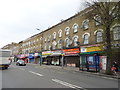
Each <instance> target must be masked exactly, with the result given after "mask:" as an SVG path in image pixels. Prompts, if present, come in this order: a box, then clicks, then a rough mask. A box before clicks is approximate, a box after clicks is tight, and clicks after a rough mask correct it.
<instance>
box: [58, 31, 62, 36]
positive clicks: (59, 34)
mask: <svg viewBox="0 0 120 90" xmlns="http://www.w3.org/2000/svg"><path fill="white" fill-rule="evenodd" d="M58 36H59V37H62V30H61V29H60V30H59V31H58Z"/></svg>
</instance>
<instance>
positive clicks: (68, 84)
mask: <svg viewBox="0 0 120 90" xmlns="http://www.w3.org/2000/svg"><path fill="white" fill-rule="evenodd" d="M52 81H54V82H57V83H60V84H62V85H65V86H68V87H70V88H75V89H83V88H82V87H79V86H76V85H73V84H70V83H67V82H64V81H61V80H58V79H52Z"/></svg>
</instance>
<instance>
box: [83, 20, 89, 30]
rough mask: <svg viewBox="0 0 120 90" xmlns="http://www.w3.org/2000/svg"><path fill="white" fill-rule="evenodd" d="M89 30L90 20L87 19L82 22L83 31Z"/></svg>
mask: <svg viewBox="0 0 120 90" xmlns="http://www.w3.org/2000/svg"><path fill="white" fill-rule="evenodd" d="M88 28H89V20H88V19H85V20H84V21H83V22H82V29H83V30H86V29H88Z"/></svg>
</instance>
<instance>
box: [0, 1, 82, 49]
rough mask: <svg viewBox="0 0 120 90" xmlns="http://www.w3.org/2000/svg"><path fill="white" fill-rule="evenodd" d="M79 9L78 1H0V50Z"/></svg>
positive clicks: (69, 15)
mask: <svg viewBox="0 0 120 90" xmlns="http://www.w3.org/2000/svg"><path fill="white" fill-rule="evenodd" d="M80 7H81V3H80V0H1V2H0V11H1V14H0V41H1V43H0V48H1V47H2V46H4V45H6V44H9V43H11V42H19V41H21V40H24V39H26V38H28V37H30V36H32V35H34V34H37V33H39V32H40V31H37V30H36V28H40V30H45V29H47V28H48V27H49V26H52V25H55V24H57V23H58V22H60V20H61V19H67V18H69V17H71V16H73V15H74V14H75V13H77V12H78V11H79V10H80Z"/></svg>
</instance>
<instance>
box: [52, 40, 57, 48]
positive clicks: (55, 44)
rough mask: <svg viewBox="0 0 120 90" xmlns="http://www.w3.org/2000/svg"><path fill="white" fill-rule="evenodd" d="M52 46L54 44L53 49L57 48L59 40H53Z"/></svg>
mask: <svg viewBox="0 0 120 90" xmlns="http://www.w3.org/2000/svg"><path fill="white" fill-rule="evenodd" d="M52 46H53V47H52V48H53V49H56V46H57V42H56V41H53V43H52Z"/></svg>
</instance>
